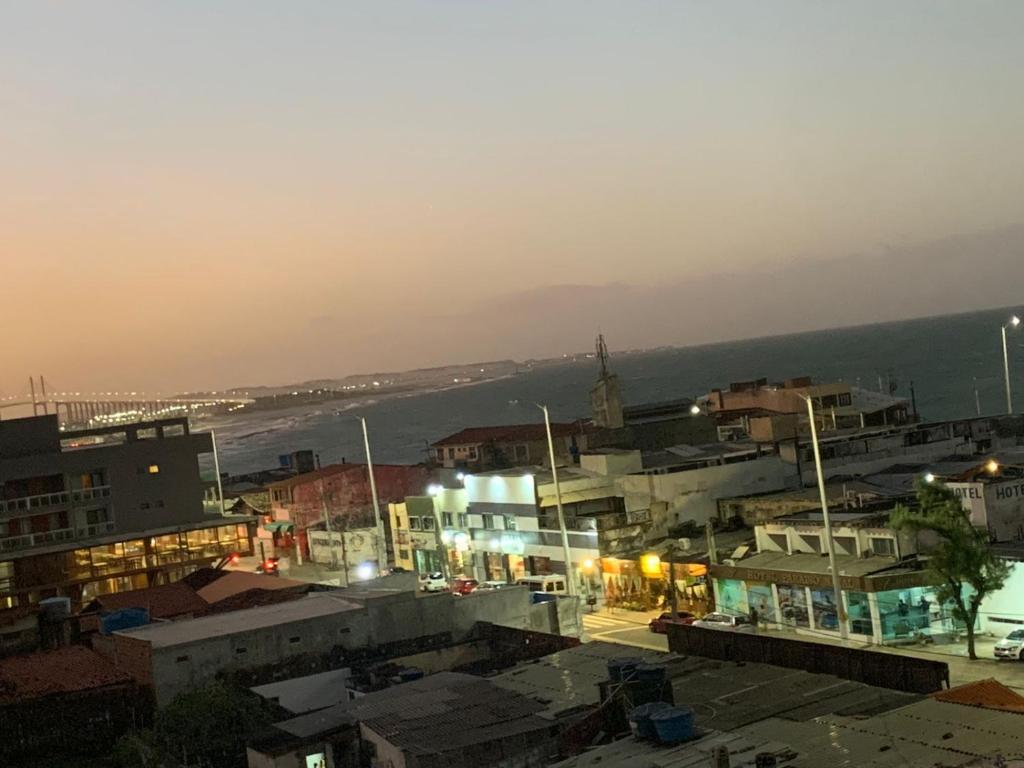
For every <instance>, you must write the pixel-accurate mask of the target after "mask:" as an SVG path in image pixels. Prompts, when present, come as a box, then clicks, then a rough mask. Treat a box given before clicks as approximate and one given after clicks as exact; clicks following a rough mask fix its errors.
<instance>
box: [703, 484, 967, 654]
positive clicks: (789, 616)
mask: <svg viewBox="0 0 1024 768" xmlns="http://www.w3.org/2000/svg"><path fill="white" fill-rule="evenodd" d="M882 506H883V508H882V509H870V508H862V509H854V510H836V511H833V512H831V522H832V536H833V541H834V542H835V555H836V565H837V567H838V569H839V587H840V592H841V594H840V596H839V599H840V600H842V602H843V607H844V608H845V612H846V614H847V617H848V622H849V623H848V631H849V633H850V636H851V638H853V639H859V640H861V641H863V642H873V643H877V644H882V643H901V642H914V641H916V640H918V639H921V638H925V637H926V638H928V639H929V640H931V641H933V642H944V641H948V640H950V639H952V638H953V636H954V635H955V633H956V631H957V627H956V626H955V623H954V622H953V620H952V618H951V616H950V614H949V611H948V610H947V609H946V608H944V607H943V606H942V605H940V604H939V603H938V601H937V600H936V598H935V589H934V586H935V584H934V578H935V577H934V576H933V575H932V574H930V573H929V572H928V571H927V570H926V569H925V567H924V563H923V562H922V561H921V560H918V559H917V549H916V541H915V539H914V537H912V536H908V535H906V534H902V533H899V532H897V531H895V530H893V529H892V528H891V527H890V526H889V524H888V519H889V515H890V513H891V505H889V504H884V505H882ZM825 535H826V533H825V527H824V523H823V519H822V515H821V512H820V511H818V510H815V511H804V512H798V513H794V514H793V515H790V516H787V517H782V518H778V519H775V520H772V521H768V522H764V523H762V524H760V525H758V526H757V527H756V529H755V542H756V550H757V551H756V553H754V554H751V555H749V556H746V557H742V558H738V559H729V560H724V561H722V562H719V563H715V564H713V565H711V566H710V569H709V571H710V576H711V580H712V586H713V589H714V595H715V603H716V605H717V606H718V608H719V609H720V610H724V611H726V612H729V613H737V614H750V613H751V612H756V613H757V616H758V618H759V620H760V621H762V622H764V623H766V624H769V625H774V626H777V627H789V628H791V629H793V630H795V631H796V632H797V633H801V634H810V635H821V634H825V635H830V636H835V637H838V636H839V623H838V613H839V612H838V610H837V599H836V595H835V592H834V590H833V586H832V575H831V572H830V571H829V560H828V557H827V556H826V553H827V543H826V541H825V538H824V537H825Z"/></svg>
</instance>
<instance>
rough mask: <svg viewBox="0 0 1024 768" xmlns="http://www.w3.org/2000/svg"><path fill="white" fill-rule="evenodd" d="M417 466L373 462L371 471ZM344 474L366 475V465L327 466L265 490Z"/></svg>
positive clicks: (304, 483) (268, 486) (413, 465)
mask: <svg viewBox="0 0 1024 768" xmlns="http://www.w3.org/2000/svg"><path fill="white" fill-rule="evenodd" d="M417 466H419V465H417V464H378V463H377V462H374V464H373V469H374V473H375V474H376V472H377V470H381V469H385V468H394V469H407V470H413V469H415V468H416V467H417ZM345 472H360V473H362V474H366V465H365V464H354V463H348V462H346V463H344V464H328V465H327V466H326V467H321V468H320V469H317V470H314V471H312V472H304V473H303V474H301V475H294V476H293V477H288V478H285V479H284V480H278V481H277V482H274V483H269V484H268V485H267V488H286V487H289V486H295V485H306V484H307V483H315V482H316V481H317V480H320V479H322V478H325V477H333V476H334V475H340V474H343V473H345ZM377 480H378V482H380V476H379V475H378V476H377Z"/></svg>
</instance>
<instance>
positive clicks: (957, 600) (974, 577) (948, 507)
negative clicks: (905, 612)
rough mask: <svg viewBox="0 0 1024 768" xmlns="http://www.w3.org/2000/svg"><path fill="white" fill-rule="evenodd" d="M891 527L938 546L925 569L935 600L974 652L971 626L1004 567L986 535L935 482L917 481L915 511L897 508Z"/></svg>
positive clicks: (999, 582)
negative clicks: (947, 609)
mask: <svg viewBox="0 0 1024 768" xmlns="http://www.w3.org/2000/svg"><path fill="white" fill-rule="evenodd" d="M891 522H892V525H893V527H895V528H897V529H900V530H904V531H910V532H914V533H920V532H928V533H932V534H934V535H935V536H936V538H937V539H938V543H937V544H936V545H935V547H934V549H933V550H932V551H931V552H930V557H929V560H928V567H929V568H930V570H931V571H932V572H934V573H935V575H936V576H937V579H938V581H939V587H938V588H937V589H936V596H937V598H938V599H939V601H940V602H941V603H943V604H946V603H948V602H951V603H952V604H953V617H954V618H955V619H957V620H958V621H962V622H963V623H964V625H965V626H966V628H967V653H968V656H970V658H972V659H977V658H978V657H977V655H976V654H975V652H974V624H975V621H976V620H977V618H978V608H979V607H980V606H981V603H982V601H983V600H984V599H985V597H986V596H987V595H990V594H992V593H993V592H995V591H997V590H999V589H1001V588H1002V586H1003V583H1004V582H1005V581H1006V578H1007V576H1008V575H1009V566H1008V565H1007V564H1006V563H1005V562H1004V561H1002V560H1000V559H999V558H997V557H996V556H995V555H993V554H992V550H991V549H990V548H989V545H988V533H987V531H984V530H982V529H979V528H975V527H974V526H973V525H971V520H970V517H969V516H968V513H967V512H966V511H965V510H964V508H963V506H962V505H961V504H960V500H959V499H958V498H957V497H956V495H955V494H954V493H953V492H952V491H951V490H950V489H949V488H947V487H946V486H944V485H943V484H942V483H939V482H932V483H926V482H920V481H919V482H918V484H917V506H916V507H905V506H902V505H900V506H898V507H897V508H896V511H895V512H894V513H893V516H892V521H891Z"/></svg>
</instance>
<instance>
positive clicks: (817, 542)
mask: <svg viewBox="0 0 1024 768" xmlns="http://www.w3.org/2000/svg"><path fill="white" fill-rule="evenodd" d="M800 540H801V541H802V542H803V544H804V546H805V547H807V549H809V550H810V551H811V552H821V535H820V534H817V533H801V534H800Z"/></svg>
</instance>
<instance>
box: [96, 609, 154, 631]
mask: <svg viewBox="0 0 1024 768" xmlns="http://www.w3.org/2000/svg"><path fill="white" fill-rule="evenodd" d="M146 624H149V610H148V609H146V608H122V609H121V610H120V611H113V612H111V613H108V614H107V615H106V616H102V617H100V633H101V634H104V635H109V634H110V633H111V632H118V631H120V630H122V629H132V628H133V627H141V626H144V625H146Z"/></svg>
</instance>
